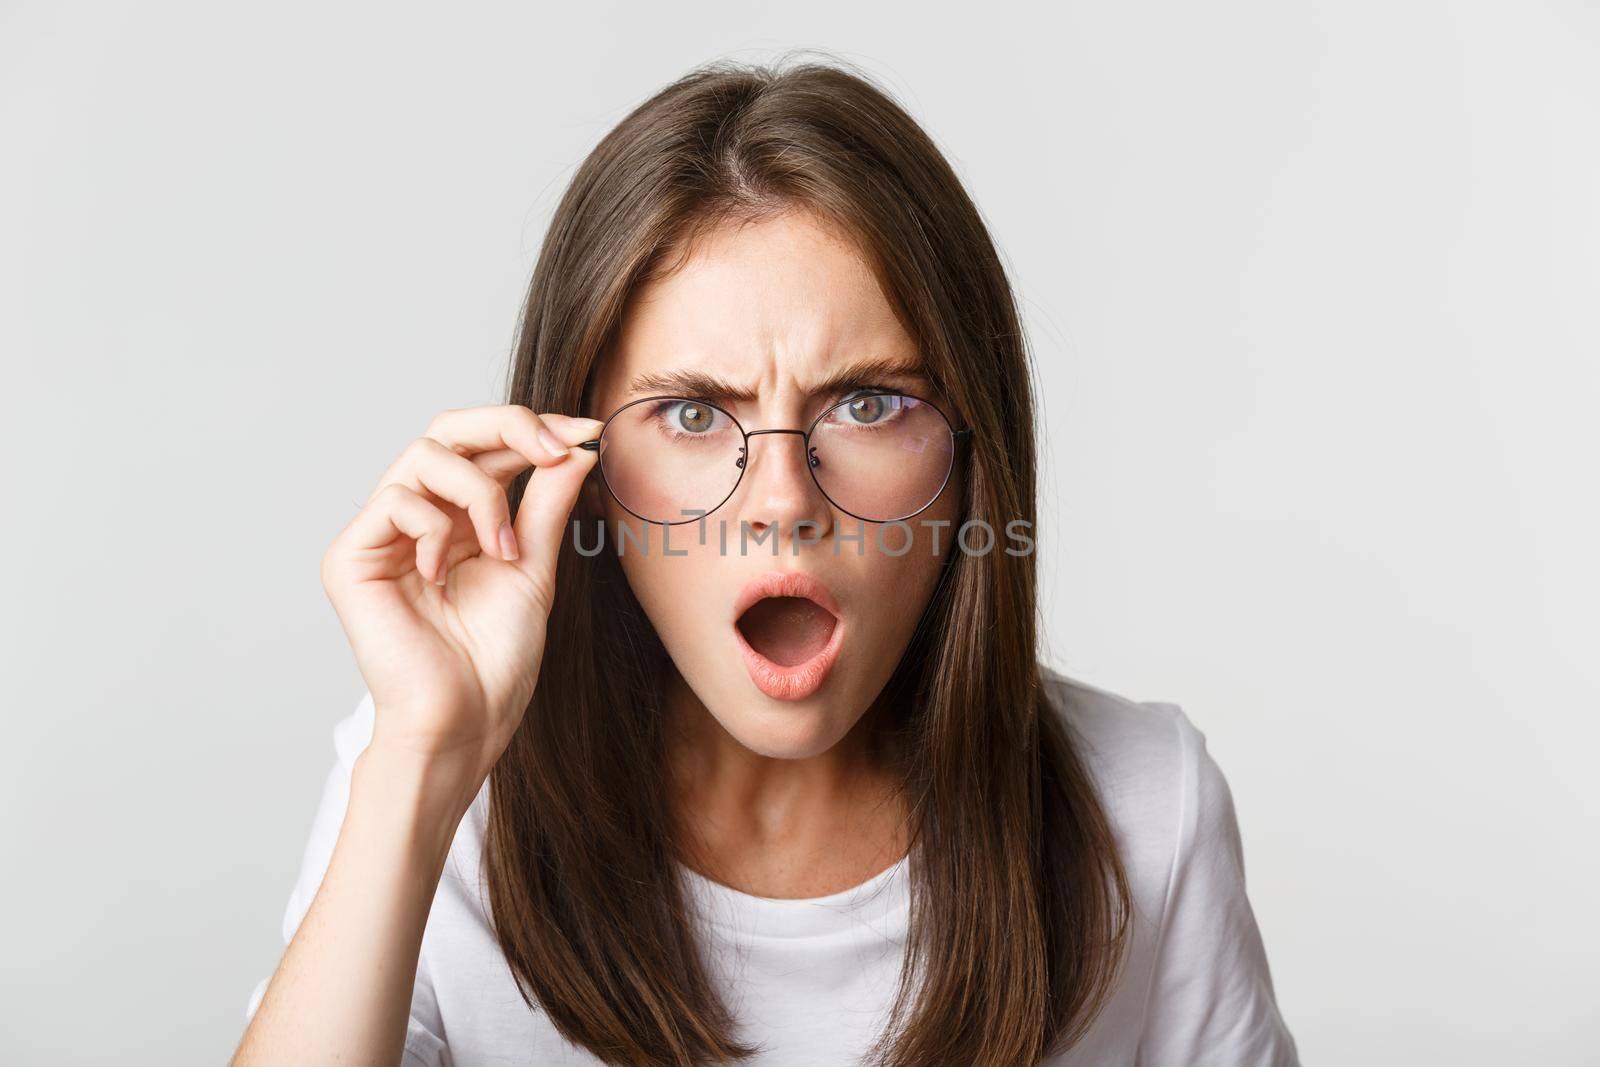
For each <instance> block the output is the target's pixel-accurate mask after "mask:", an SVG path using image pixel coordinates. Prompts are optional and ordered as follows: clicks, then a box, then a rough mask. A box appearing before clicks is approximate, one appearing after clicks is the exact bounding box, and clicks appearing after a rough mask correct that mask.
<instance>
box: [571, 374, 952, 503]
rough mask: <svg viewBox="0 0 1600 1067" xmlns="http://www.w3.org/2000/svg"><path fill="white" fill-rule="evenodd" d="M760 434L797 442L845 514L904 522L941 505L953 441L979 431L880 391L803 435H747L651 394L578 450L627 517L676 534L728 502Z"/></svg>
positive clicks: (701, 403) (704, 411)
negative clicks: (589, 458) (595, 465)
mask: <svg viewBox="0 0 1600 1067" xmlns="http://www.w3.org/2000/svg"><path fill="white" fill-rule="evenodd" d="M761 434H793V435H795V436H797V437H799V438H800V442H801V446H802V447H803V448H804V449H805V456H806V468H807V469H808V470H810V472H811V478H812V480H813V481H814V482H816V485H817V488H818V489H819V490H821V492H822V495H823V496H825V497H827V499H828V502H829V503H831V504H832V505H833V506H834V507H836V508H838V509H839V510H840V511H842V512H844V513H845V514H846V515H849V516H851V517H852V518H856V519H861V520H862V521H864V522H898V521H900V520H902V519H909V518H911V517H912V516H913V515H916V514H917V513H918V512H920V511H923V510H924V509H926V508H927V507H928V506H929V505H930V504H932V503H933V502H934V501H935V500H937V499H938V498H939V494H940V493H942V492H943V491H944V487H945V483H946V482H948V481H949V480H950V472H951V470H952V469H953V468H954V466H955V452H956V443H957V442H958V441H964V440H966V439H967V438H969V437H970V436H971V435H972V431H971V430H970V429H961V430H957V429H954V428H952V427H951V425H950V420H949V419H947V418H945V415H944V412H942V411H940V410H939V409H938V408H937V407H935V406H934V405H933V404H931V403H929V402H928V401H926V400H922V399H920V398H918V397H914V396H907V395H906V394H904V393H895V392H888V391H883V390H858V391H856V392H854V393H852V394H851V395H850V396H848V397H846V398H845V399H844V400H842V401H840V402H839V403H837V404H834V405H833V406H832V407H829V408H828V409H827V410H825V411H824V412H823V413H822V414H820V415H818V416H817V418H816V419H815V420H814V421H813V422H812V423H811V425H810V427H809V428H807V429H804V430H777V429H774V430H746V429H745V428H744V427H743V426H741V425H739V420H738V419H735V418H734V417H733V416H732V415H730V414H728V413H727V412H726V411H724V410H723V409H722V408H719V407H718V406H717V405H715V404H712V403H710V402H708V401H705V400H700V399H696V398H694V397H683V396H649V397H644V398H642V399H640V400H633V401H630V402H628V403H626V404H624V405H623V406H622V407H620V408H618V409H617V410H616V411H614V412H612V414H611V417H610V418H608V419H606V421H605V425H604V427H603V428H602V429H601V431H600V436H599V437H598V438H596V439H595V440H593V441H584V442H583V443H582V444H580V445H579V446H578V447H580V448H585V449H588V450H589V451H591V452H598V453H599V454H600V457H599V467H600V474H601V477H602V478H603V479H604V481H605V485H606V489H607V491H608V492H610V494H611V495H612V497H613V498H614V499H615V500H616V501H617V503H618V504H620V505H622V507H623V509H624V510H626V511H627V512H628V513H629V514H631V515H633V516H634V517H635V518H638V519H643V520H644V521H645V522H651V523H659V524H661V525H665V526H676V525H681V524H683V523H688V522H696V521H699V520H700V519H702V518H704V517H705V516H706V515H709V514H710V513H711V512H713V511H715V510H717V508H719V507H721V506H722V505H723V504H725V503H727V501H728V499H729V498H730V497H732V496H733V493H734V490H736V489H737V488H738V487H739V481H740V479H741V478H743V477H744V472H745V467H746V465H747V462H748V460H749V456H750V439H751V438H752V437H757V436H760V435H761Z"/></svg>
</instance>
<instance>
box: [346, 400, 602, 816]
mask: <svg viewBox="0 0 1600 1067" xmlns="http://www.w3.org/2000/svg"><path fill="white" fill-rule="evenodd" d="M600 427H601V423H599V422H596V421H595V420H593V419H579V418H571V417H568V416H565V415H555V414H545V415H535V414H534V413H533V412H532V411H531V410H529V409H528V408H526V407H523V406H521V405H498V406H486V407H475V408H464V409H459V410H450V411H445V412H443V413H441V414H440V415H439V416H438V417H436V418H435V419H434V420H433V422H432V423H430V424H429V426H428V428H427V431H426V432H425V433H424V435H423V436H421V437H419V438H417V439H416V440H414V441H412V442H411V443H410V444H408V445H407V446H406V448H405V449H404V450H403V451H402V452H401V453H400V455H399V457H398V458H397V459H396V460H395V461H394V463H393V464H391V465H390V467H389V469H388V470H387V471H385V472H384V475H383V477H382V478H380V479H379V481H378V485H377V487H376V488H375V489H374V490H373V492H372V495H371V496H370V497H369V498H368V499H367V502H366V504H365V505H364V506H363V507H362V509H361V510H360V511H359V512H358V513H357V514H356V516H355V518H353V519H351V520H350V523H349V524H348V525H347V526H346V527H345V528H344V530H343V531H341V532H340V534H339V536H338V537H337V538H335V539H334V542H333V544H331V545H330V546H329V547H328V550H327V552H326V553H324V555H323V558H322V584H323V588H324V589H325V590H326V591H327V594H328V598H329V600H331V601H332V602H333V607H334V611H335V612H336V613H337V614H338V616H339V622H340V624H341V625H342V626H343V627H344V631H345V634H346V636H347V637H348V638H349V641H350V646H351V648H352V649H353V650H354V652H355V657H356V663H357V665H358V666H359V668H360V670H361V674H362V676H363V677H364V678H365V680H366V683H367V688H368V689H369V690H370V691H371V693H372V698H373V703H374V706H375V708H376V711H377V716H376V722H375V726H374V729H373V737H372V743H371V748H370V751H372V752H373V753H374V754H375V755H377V754H383V755H385V756H398V757H399V758H400V759H402V760H414V761H420V763H422V764H425V765H427V766H428V767H429V768H430V769H437V768H441V767H448V768H450V771H451V776H452V778H453V780H456V781H457V784H458V786H459V787H460V788H461V789H462V790H465V791H466V802H470V800H471V797H472V795H474V794H475V793H476V791H477V788H478V786H479V785H481V784H482V782H483V779H484V777H485V776H487V774H488V773H489V769H490V768H491V767H492V766H493V765H494V762H495V761H496V760H497V759H498V758H499V756H500V754H501V752H503V751H504V750H505V747H506V745H507V744H508V743H509V742H510V740H511V737H512V735H513V734H514V733H515V731H516V729H517V725H518V723H519V722H520V721H521V719H522V713H523V710H524V708H526V707H527V704H528V701H529V700H530V699H531V698H532V696H533V689H534V683H535V682H536V681H537V680H538V678H539V665H540V662H541V660H542V658H543V654H544V644H545V627H546V623H547V620H548V619H549V615H550V606H551V598H552V592H553V590H554V588H555V568H556V557H557V551H558V549H559V548H560V544H561V538H562V537H563V536H564V535H565V530H566V524H567V518H568V516H569V515H570V514H571V511H572V507H573V504H574V502H575V501H576V500H577V496H578V491H579V489H580V488H581V487H582V484H583V480H584V477H585V476H586V475H587V474H588V473H589V471H590V470H591V469H592V468H593V466H594V463H595V454H594V453H592V452H589V451H587V450H585V449H580V448H570V446H573V445H576V444H578V443H579V442H582V441H586V440H590V439H591V438H593V437H594V436H595V435H596V434H597V433H598V432H599V430H600ZM563 448H570V450H569V451H563ZM530 465H531V466H533V467H534V468H535V470H534V472H533V474H532V475H530V476H529V480H528V485H527V489H526V492H525V493H524V494H523V498H522V501H521V503H520V506H519V507H518V509H517V515H516V517H515V519H514V520H513V519H512V517H511V515H510V507H509V501H508V499H507V496H506V488H507V486H508V485H509V484H510V482H511V480H512V479H513V478H514V477H515V476H516V475H517V474H519V473H520V472H522V471H523V470H525V469H527V468H528V467H529V466H530ZM507 557H511V558H507Z"/></svg>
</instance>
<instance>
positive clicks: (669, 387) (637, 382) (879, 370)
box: [628, 359, 928, 402]
mask: <svg viewBox="0 0 1600 1067" xmlns="http://www.w3.org/2000/svg"><path fill="white" fill-rule="evenodd" d="M885 378H901V379H911V380H914V381H917V382H926V381H928V377H927V375H926V374H924V373H923V372H922V370H921V369H920V368H919V367H917V366H915V365H913V364H910V363H907V362H905V361H904V360H896V359H864V360H858V361H856V362H854V363H851V364H849V365H847V366H844V367H841V368H839V369H838V370H836V371H834V372H833V373H832V374H829V375H828V376H827V377H826V378H824V379H823V380H822V381H820V382H818V383H817V384H816V385H814V386H812V387H811V388H810V389H809V390H808V393H809V395H811V396H827V395H832V394H834V393H838V392H843V391H845V390H849V389H861V388H870V387H872V386H878V385H882V384H884V383H883V381H882V379H885ZM628 392H629V393H670V394H672V395H673V396H682V397H688V398H692V399H695V400H708V401H712V402H715V401H719V400H720V401H753V400H755V399H756V391H755V390H754V389H749V388H745V387H743V386H738V385H734V384H733V383H732V382H729V381H727V380H725V379H723V378H718V377H716V376H715V375H711V374H705V373H703V372H701V371H693V370H678V371H667V372H665V373H661V374H641V375H639V376H638V377H636V378H634V379H633V381H631V382H629V383H628Z"/></svg>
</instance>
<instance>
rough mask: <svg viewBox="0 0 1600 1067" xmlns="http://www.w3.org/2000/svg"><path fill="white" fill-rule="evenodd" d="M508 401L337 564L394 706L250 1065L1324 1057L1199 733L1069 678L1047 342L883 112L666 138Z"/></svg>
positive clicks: (877, 106)
mask: <svg viewBox="0 0 1600 1067" xmlns="http://www.w3.org/2000/svg"><path fill="white" fill-rule="evenodd" d="M508 400H509V403H508V404H506V405H504V406H491V407H482V408H472V409H464V410H452V411H446V412H444V413H443V414H441V415H439V416H438V417H437V418H435V419H434V420H433V422H432V424H431V425H430V426H429V427H428V429H427V432H426V433H425V434H424V435H423V436H422V437H420V438H418V439H417V440H415V441H413V442H412V443H411V444H410V445H409V446H408V447H407V448H406V449H405V450H404V451H403V452H402V453H401V455H400V456H399V458H398V459H397V460H396V461H395V462H394V464H393V465H392V466H391V467H390V468H389V470H388V471H387V472H385V474H384V475H383V477H382V478H381V479H380V480H379V483H378V488H377V489H376V490H375V491H374V492H373V494H372V496H371V497H370V498H369V500H368V501H367V503H366V504H365V506H364V507H363V508H362V509H361V511H360V512H359V513H358V514H357V515H356V516H355V518H354V519H352V520H351V522H350V524H349V525H348V526H347V527H346V528H345V530H344V531H343V532H341V533H340V535H339V536H338V538H336V540H335V541H334V543H333V544H332V545H331V546H330V547H329V549H328V551H327V553H326V554H325V556H324V559H323V566H322V578H323V582H324V585H325V587H326V589H327V592H328V595H329V597H330V599H331V600H332V602H333V604H334V607H335V609H336V611H337V613H338V616H339V619H340V622H341V624H342V625H343V626H344V628H345V631H346V633H347V635H348V637H349V640H350V642H351V645H352V647H353V650H354V652H355V656H356V659H357V662H358V665H359V666H360V669H361V672H362V675H363V677H364V679H365V680H366V682H367V684H368V692H367V694H366V695H365V696H364V697H363V699H362V701H361V703H360V705H359V706H358V707H357V709H356V711H355V713H354V714H353V715H352V716H351V717H349V718H348V719H346V720H345V721H344V722H342V723H340V725H339V727H338V728H337V729H336V731H335V741H336V747H337V750H338V756H339V759H338V763H337V765H336V766H335V768H334V771H333V773H332V776H331V777H330V779H329V783H328V788H327V792H326V793H325V795H324V798H323V802H322V806H321V809H320V811H319V812H318V815H317V819H316V823H315V826H314V827H313V830H312V836H311V841H310V844H309V845H308V847H307V850H306V856H305V862H304V867H303V870H302V874H301V878H300V881H299V883H298V885H297V886H296V887H295V890H294V893H293V895H292V896H291V898H290V902H289V907H288V912H287V914H286V916H285V934H286V936H287V937H288V938H289V946H288V949H287V951H286V952H285V954H284V957H283V960H282V961H281V962H280V964H279V965H278V968H277V970H276V972H275V973H274V974H273V976H272V978H271V979H270V981H269V982H266V983H263V987H258V989H257V993H256V996H255V997H253V998H252V1003H251V1012H252V1019H251V1022H250V1025H249V1027H248V1029H247V1031H246V1033H245V1036H244V1039H243V1041H242V1043H241V1046H240V1048H239V1050H238V1053H237V1054H236V1060H235V1062H237V1063H295V1064H305V1063H312V1062H335V1061H337V1062H359V1063H394V1062H397V1061H398V1060H400V1059H401V1058H402V1056H403V1057H404V1061H405V1062H407V1063H421V1064H443V1063H451V1062H453V1063H456V1064H463V1065H464V1064H477V1063H531V1064H581V1063H600V1062H605V1063H617V1064H690V1063H709V1062H719V1061H726V1060H733V1059H738V1058H741V1057H747V1056H748V1057H753V1058H752V1059H751V1062H756V1063H763V1064H806V1065H811V1064H843V1063H857V1062H864V1061H867V1062H878V1063H883V1064H897V1065H911V1064H916V1065H923V1064H927V1065H933V1064H940V1065H946V1064H1032V1063H1039V1062H1045V1063H1051V1064H1068V1063H1071V1064H1079V1063H1082V1064H1111V1063H1132V1062H1135V1061H1137V1062H1142V1063H1162V1064H1186V1065H1188V1064H1196V1063H1226V1064H1286V1063H1293V1062H1295V1051H1294V1044H1293V1041H1292V1040H1291V1038H1290V1037H1289V1035H1288V1032H1287V1030H1286V1029H1285V1027H1284V1025H1283V1023H1282V1021H1281V1019H1280V1018H1279V1015H1278V1012H1277V1008H1276V1006H1275V1003H1274V997H1273V991H1272V985H1271V980H1270V977H1269V974H1268V970H1267V964H1266V959H1265V956H1264V953H1263V950H1262V946H1261V942H1260V938H1259V936H1258V934H1257V929H1256V925H1255V922H1254V920H1253V917H1252V914H1251V910H1250V906H1249V903H1248V901H1247V898H1246V896H1245V889H1244V874H1243V867H1242V858H1241V854H1240V845H1239V838H1238V831H1237V828H1236V823H1235V820H1234V815H1233V811H1232V807H1231V802H1230V799H1229V795H1228V791H1227V786H1226V783H1225V781H1224V779H1223V777H1222V774H1221V772H1220V771H1219V770H1218V768H1217V766H1216V764H1215V763H1214V762H1213V761H1212V760H1211V759H1210V757H1209V756H1208V755H1207V754H1206V752H1205V749H1204V741H1203V737H1202V735H1201V734H1200V733H1199V732H1198V731H1197V730H1196V729H1195V727H1194V726H1193V725H1192V724H1191V723H1190V722H1189V721H1188V719H1187V718H1186V717H1185V716H1184V714H1183V713H1182V712H1181V711H1180V710H1179V709H1178V708H1176V707H1174V706H1172V705H1155V704H1150V705H1141V704H1137V703H1133V702H1130V701H1127V700H1124V699H1122V698H1120V697H1117V696H1115V695H1113V694H1110V693H1107V692H1104V691H1102V690H1098V689H1095V688H1092V687H1090V686H1086V685H1083V684H1081V683H1078V682H1076V681H1072V680H1069V679H1067V678H1064V677H1062V676H1060V675H1056V674H1052V673H1050V672H1048V671H1045V670H1043V669H1042V668H1041V667H1040V666H1039V665H1038V663H1037V660H1036V658H1035V647H1036V634H1035V567H1034V559H1033V555H1032V552H1031V547H1032V541H1031V537H1029V535H1028V532H1027V531H1028V530H1029V529H1030V528H1031V525H1032V522H1033V518H1034V439H1033V434H1034V427H1033V404H1032V399H1031V396H1030V391H1029V376H1028V366H1027V358H1026V353H1025V348H1024V343H1023V338H1022V334H1021V330H1020V327H1019V322H1018V317H1017V313H1016V308H1015V306H1014V302H1013V299H1012V295H1011V292H1010V289H1009V286H1008V283H1007V280H1006V278H1005V275H1004V273H1003V271H1002V269H1001V267H1000V264H999V259H998V256H997V254H996V251H995V248H994V246H993V244H992V243H991V241H990V239H989V237H988V235H987V233H986V232H985V229H984V226H983V224H982V221H981V219H980V217H979V214H978V212H977V210H976V209H975V208H974V206H973V205H972V203H971V202H970V201H969V200H968V198H967V197H966V195H965V194H964V192H963V191H962V189H961V187H960V184H959V182H958V180H957V178H956V177H955V175H954V174H953V173H952V171H951V169H950V168H949V166H948V165H947V164H946V162H945V161H944V159H943V158H942V157H941V155H940V153H939V152H938V150H937V149H936V148H935V147H934V145H933V144H932V143H931V142H930V141H929V140H928V138H927V137H926V135H925V134H924V133H923V132H922V131H921V130H920V129H919V128H918V127H917V126H916V124H915V123H914V122H913V121H912V120H911V119H910V118H909V117H908V116H907V115H906V114H905V113H904V112H903V111H902V110H901V109H900V108H899V107H897V106H896V105H895V104H894V103H892V102H891V101H890V100H889V99H888V98H887V97H886V96H885V95H884V94H883V93H882V92H880V91H879V90H878V89H877V88H875V87H874V86H872V85H871V84H870V82H869V81H868V80H866V79H865V78H862V77H860V76H857V75H855V74H852V73H849V72H846V71H845V70H842V69H839V68H837V67H831V66H825V65H814V64H813V65H802V66H796V67H793V68H791V69H788V70H781V69H762V68H750V67H745V66H742V65H736V64H731V63H719V64H714V65H712V66H709V67H706V68H702V69H700V70H698V71H695V72H693V73H691V74H690V75H689V76H687V77H685V78H683V79H682V80H680V81H678V82H677V83H675V84H673V85H671V86H669V87H668V88H667V89H665V90H664V91H662V92H661V93H659V94H658V95H656V96H655V97H654V98H652V99H651V100H649V101H647V102H646V103H645V104H643V105H642V106H641V107H639V108H638V109H637V110H636V111H634V112H633V113H632V114H631V115H629V116H628V117H627V118H626V119H625V120H624V121H623V122H622V123H621V124H620V125H619V126H618V127H617V128H616V129H615V130H613V131H612V132H611V133H610V134H609V135H608V136H607V137H606V138H605V139H604V141H603V142H602V143H601V144H600V145H599V147H598V148H597V149H596V150H595V151H594V152H593V154H592V155H591V156H590V157H589V158H588V160H586V162H585V163H584V164H583V166H582V167H581V168H580V169H579V171H578V173H577V175H576V176H575V178H574V180H573V183H572V186H571V188H570V189H569V190H568V192H567V194H566V196H565V198H564V200H563V202H562V203H561V205H560V207H559V209H558V211H557V213H556V216H555V218H554V220H553V222H552V225H551V230H550V233H549V236H548V238H547V240H546V242H545V245H544V248H543V251H542V253H541V256H540V258H539V262H538V265H537V267H536V269H535V271H534V276H533V280H532V287H531V290H530V293H529V298H528V303H527V307H526V310H525V318H524V321H523V324H522V329H521V332H520V335H519V340H518V344H517V348H516V359H515V364H514V367H513V374H512V381H511V385H510V390H509V397H508ZM534 412H538V413H540V414H538V415H535V414H534ZM569 413H581V416H580V415H579V414H569ZM530 467H531V468H532V469H531V471H530V470H529V468H530ZM569 520H570V521H569ZM985 530H987V535H986V534H985ZM986 544H987V548H986V547H985V546H986Z"/></svg>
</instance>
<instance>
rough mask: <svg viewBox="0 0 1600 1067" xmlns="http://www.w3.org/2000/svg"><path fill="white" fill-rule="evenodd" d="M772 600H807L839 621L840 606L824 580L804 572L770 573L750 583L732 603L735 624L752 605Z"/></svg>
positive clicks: (753, 579)
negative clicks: (788, 598) (776, 598)
mask: <svg viewBox="0 0 1600 1067" xmlns="http://www.w3.org/2000/svg"><path fill="white" fill-rule="evenodd" d="M769 596H797V597H804V598H805V599H807V600H809V601H811V602H812V603H814V604H816V605H818V606H819V607H821V608H822V609H823V610H824V611H826V612H828V613H829V614H831V615H833V616H834V617H835V618H838V617H839V602H838V601H837V600H835V599H834V598H833V593H832V591H830V590H829V589H828V587H827V586H826V585H824V584H823V582H822V579H820V578H817V577H816V576H815V575H811V574H807V573H806V572H805V571H767V572H766V573H765V574H758V575H756V576H755V577H754V578H752V579H750V580H749V581H748V582H746V583H745V584H744V588H743V589H741V590H739V596H738V598H737V599H735V600H734V602H733V621H734V622H735V623H737V622H738V621H739V617H740V616H741V615H743V614H744V613H745V612H746V611H749V610H750V606H751V605H752V604H754V603H755V602H756V601H758V600H762V599H764V598H766V597H769Z"/></svg>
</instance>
